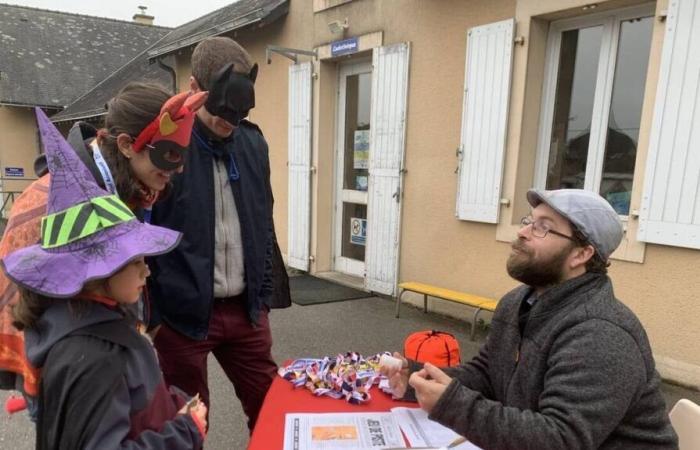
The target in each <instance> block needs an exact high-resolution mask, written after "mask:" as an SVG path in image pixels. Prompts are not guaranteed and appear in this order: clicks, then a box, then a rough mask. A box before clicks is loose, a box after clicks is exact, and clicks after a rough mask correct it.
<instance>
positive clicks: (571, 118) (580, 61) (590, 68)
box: [547, 26, 603, 189]
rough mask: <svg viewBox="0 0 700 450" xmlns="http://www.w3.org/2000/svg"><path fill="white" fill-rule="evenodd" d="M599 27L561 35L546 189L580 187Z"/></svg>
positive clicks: (596, 66)
mask: <svg viewBox="0 0 700 450" xmlns="http://www.w3.org/2000/svg"><path fill="white" fill-rule="evenodd" d="M602 34H603V27H602V26H595V27H589V28H581V29H578V30H570V31H565V32H563V33H562V36H561V50H560V54H559V74H558V78H557V91H556V96H555V100H554V119H553V122H552V139H551V140H550V146H549V149H550V150H549V160H548V166H547V189H560V188H583V183H584V179H585V176H586V159H587V157H588V140H589V137H590V132H591V115H592V113H593V99H594V94H595V87H596V78H597V74H598V59H599V54H600V42H601V38H602Z"/></svg>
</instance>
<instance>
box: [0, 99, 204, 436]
mask: <svg viewBox="0 0 700 450" xmlns="http://www.w3.org/2000/svg"><path fill="white" fill-rule="evenodd" d="M36 113H37V118H38V124H39V131H40V134H41V137H42V141H43V144H44V149H45V151H46V155H47V160H48V164H49V170H50V172H51V186H50V191H49V201H48V211H47V215H46V217H44V218H43V220H42V226H41V241H40V243H39V244H36V245H33V246H30V247H27V248H24V249H22V250H18V251H16V252H14V253H12V254H10V255H8V256H7V257H5V258H4V259H3V260H2V266H3V269H4V270H5V272H6V273H7V275H8V277H9V278H11V279H12V280H13V281H14V282H15V283H16V284H17V285H18V286H19V287H20V289H21V291H22V301H21V302H19V303H18V305H17V306H16V307H15V309H14V311H13V312H14V315H15V323H16V325H17V326H18V327H19V328H22V329H23V330H24V333H25V345H26V353H27V357H28V358H29V360H30V362H31V363H32V364H33V365H34V366H36V367H39V368H40V369H41V371H42V372H41V384H40V389H39V414H38V423H37V449H100V450H103V449H113V448H114V449H116V448H122V447H129V448H140V449H147V448H152V449H156V448H157V449H166V448H167V449H199V448H201V447H202V443H203V439H204V430H205V429H206V406H205V405H203V404H202V403H201V402H198V401H197V399H196V398H195V399H194V400H192V401H190V402H188V399H187V398H186V396H185V395H184V394H182V393H181V392H179V391H177V390H176V389H174V388H172V389H171V390H170V391H169V390H168V389H166V387H165V384H164V382H163V378H162V375H161V373H160V369H159V367H158V362H157V360H156V356H155V352H154V351H153V349H152V347H151V345H150V343H149V342H148V341H147V340H146V339H145V338H144V337H142V336H141V335H139V334H138V332H137V331H136V330H135V328H134V327H133V325H132V324H131V323H129V320H130V319H128V315H125V314H124V313H123V311H122V308H123V307H125V306H128V305H129V304H132V303H134V302H136V301H138V298H139V296H140V293H141V291H142V290H143V288H144V285H145V283H146V277H148V275H149V274H150V272H149V270H148V266H146V264H145V262H144V257H145V256H151V255H158V254H162V253H165V252H168V251H170V250H172V249H173V248H174V247H175V246H176V245H177V244H178V243H179V240H180V234H179V233H177V232H175V231H172V230H168V229H166V228H161V227H156V226H151V225H148V224H145V223H141V222H140V221H139V220H137V219H136V217H135V216H134V214H133V213H132V212H131V210H129V208H128V207H127V206H126V205H125V204H124V203H123V202H122V201H121V200H119V198H118V197H117V196H116V195H114V194H110V193H109V192H107V191H105V190H103V189H102V188H100V187H99V186H98V185H97V184H96V183H95V180H94V177H93V176H92V175H91V174H90V172H89V171H88V169H87V167H86V166H85V165H84V164H83V163H82V162H81V161H80V160H79V159H78V157H77V156H76V154H75V152H74V151H73V150H72V149H71V148H70V146H69V145H68V143H67V142H66V141H65V140H64V139H63V137H62V136H61V135H60V133H59V132H58V130H56V128H55V127H54V126H53V125H52V124H51V123H50V122H49V120H48V118H47V117H46V116H45V115H44V113H43V112H41V110H39V109H37V111H36Z"/></svg>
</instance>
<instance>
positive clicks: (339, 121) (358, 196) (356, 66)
mask: <svg viewBox="0 0 700 450" xmlns="http://www.w3.org/2000/svg"><path fill="white" fill-rule="evenodd" d="M361 73H369V74H371V73H372V61H371V60H369V59H362V60H353V61H349V62H347V63H342V64H339V65H338V93H337V102H336V112H335V116H336V117H335V119H336V120H335V123H336V127H335V148H334V151H333V155H334V158H335V164H334V166H335V183H334V193H333V270H334V271H336V272H342V273H345V274H349V275H354V276H357V277H361V278H364V277H365V263H364V261H358V260H356V259H352V258H346V257H344V256H341V253H342V239H343V207H342V205H343V202H351V203H360V204H364V205H367V201H368V199H369V192H368V191H365V192H360V191H355V190H350V189H343V180H344V175H345V174H344V170H345V164H344V163H345V97H346V95H345V94H346V82H347V81H346V80H347V77H348V76H352V75H358V74H361ZM370 104H371V102H370ZM370 127H371V124H370ZM371 151H372V146H371V143H370V152H371ZM365 250H366V249H365Z"/></svg>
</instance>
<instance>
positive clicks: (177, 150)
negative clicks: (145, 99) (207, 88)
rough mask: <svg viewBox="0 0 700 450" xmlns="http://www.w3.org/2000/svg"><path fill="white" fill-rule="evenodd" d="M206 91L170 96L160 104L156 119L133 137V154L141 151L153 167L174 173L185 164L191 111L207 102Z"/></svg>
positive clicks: (191, 118)
mask: <svg viewBox="0 0 700 450" xmlns="http://www.w3.org/2000/svg"><path fill="white" fill-rule="evenodd" d="M207 95H208V93H207V92H198V93H196V94H192V95H189V94H188V93H187V92H182V93H180V94H177V95H174V96H172V97H170V98H169V99H168V101H166V102H165V104H163V107H162V108H161V109H160V114H159V115H158V117H156V118H155V119H153V121H152V122H151V123H150V124H148V126H146V128H144V129H143V130H142V131H141V133H139V135H138V136H137V137H136V140H135V141H134V145H133V146H132V147H133V149H134V151H136V152H137V153H138V152H141V151H143V149H144V148H147V149H148V150H149V152H148V154H149V157H150V159H151V162H152V163H153V165H154V166H156V167H157V168H159V169H161V170H175V169H177V168H178V167H180V166H182V165H183V164H184V163H185V150H187V147H189V145H190V136H191V134H192V125H193V124H194V116H195V112H196V111H197V110H198V109H199V108H200V107H201V106H202V105H203V104H204V102H205V101H206V100H207Z"/></svg>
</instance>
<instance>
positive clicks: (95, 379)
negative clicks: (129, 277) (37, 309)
mask: <svg viewBox="0 0 700 450" xmlns="http://www.w3.org/2000/svg"><path fill="white" fill-rule="evenodd" d="M25 337H26V348H27V357H28V358H29V360H30V361H31V363H32V364H33V365H35V366H36V367H39V368H41V369H42V376H41V387H40V392H39V414H38V421H37V439H36V441H37V442H36V448H37V449H39V450H64V449H65V450H73V449H86V450H91V449H99V450H112V449H115V450H116V449H123V450H126V449H129V450H138V449H150V450H155V449H163V450H165V449H173V450H175V449H182V450H185V449H200V448H202V436H201V434H200V432H199V430H198V428H197V425H196V424H195V422H194V420H193V419H192V417H191V416H190V415H189V414H186V415H180V414H177V412H178V410H179V409H180V408H182V406H184V404H185V401H186V400H187V398H186V396H185V395H184V394H183V393H182V392H181V391H178V390H177V389H175V388H171V389H170V390H168V389H167V388H166V385H165V382H164V381H163V377H162V375H161V373H160V367H159V366H158V360H157V358H156V355H155V354H154V352H153V348H152V346H151V344H150V343H149V342H148V340H146V339H145V338H144V337H142V336H140V335H139V334H138V332H137V331H136V330H135V329H134V326H133V324H131V323H130V322H129V321H128V319H126V318H125V317H124V316H123V315H122V314H121V313H120V312H118V311H117V310H114V309H111V308H109V307H106V306H103V305H100V304H97V303H90V304H88V305H87V309H85V310H82V311H81V312H80V314H76V313H75V312H74V311H73V310H71V308H70V306H69V304H68V303H67V302H59V303H57V304H56V305H53V306H51V307H50V308H49V309H48V310H47V311H46V312H44V313H43V314H42V316H41V318H40V319H39V321H38V323H37V326H36V327H35V328H32V329H28V330H26V331H25Z"/></svg>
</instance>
